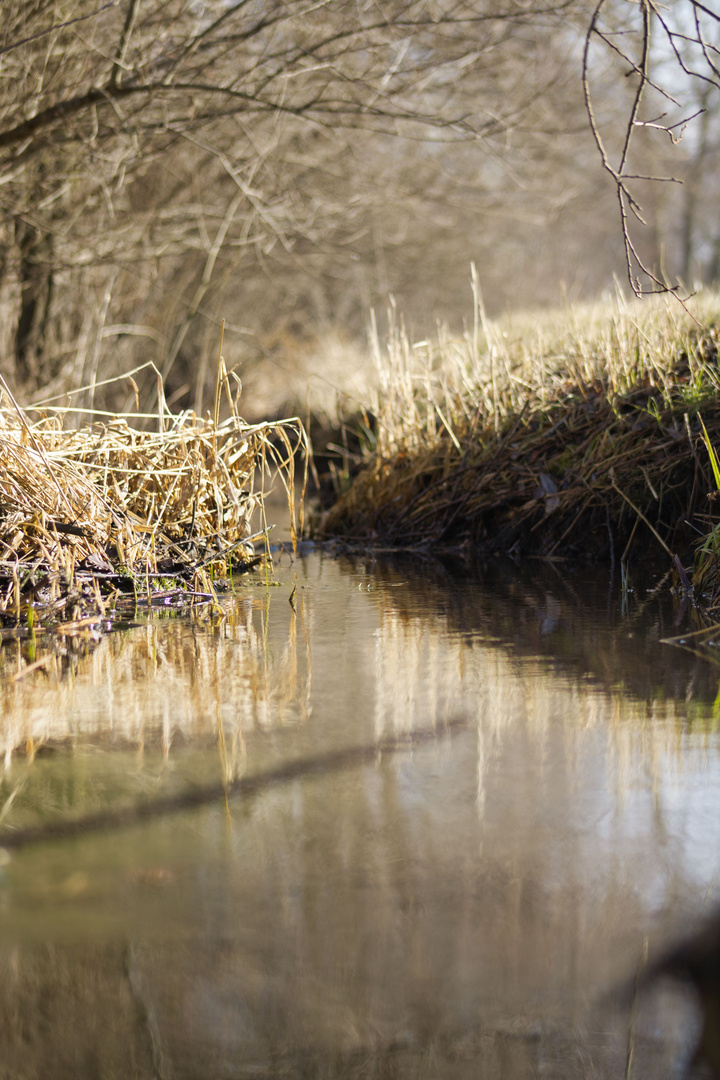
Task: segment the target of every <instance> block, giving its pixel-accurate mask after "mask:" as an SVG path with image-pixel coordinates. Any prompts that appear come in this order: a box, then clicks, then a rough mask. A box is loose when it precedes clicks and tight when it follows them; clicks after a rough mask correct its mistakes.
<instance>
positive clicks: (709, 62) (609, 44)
mask: <svg viewBox="0 0 720 1080" xmlns="http://www.w3.org/2000/svg"><path fill="white" fill-rule="evenodd" d="M638 7H639V10H640V16H641V25H640V27H639V29H637V30H635V31H633V32H631V33H627V32H622V33H620V34H618V33H617V32H613V31H612V30H607V29H605V28H604V26H603V24H602V16H603V15H604V13H605V10H606V9H607V8H610V9H611V12H616V11H617V10H618V8H617V5H616V4H615V5H612V4H611V3H610V0H599V2H598V4H597V6H596V7H595V10H594V12H593V16H592V20H591V22H590V26H589V28H588V31H587V34H586V37H585V47H584V50H583V65H582V83H583V92H584V95H585V106H586V109H587V115H588V119H589V122H590V129H591V131H592V134H593V138H594V139H595V143H596V145H597V148H598V151H599V153H600V158H601V161H602V165H603V168H604V169H605V170H606V171H607V172H608V173H609V174H610V176H611V177H612V178H613V182H614V184H615V187H616V191H617V199H618V207H619V214H620V227H621V232H622V238H623V245H624V250H625V265H626V271H627V278H628V281H629V283H630V287H631V288H632V291H633V293H634V294H635V295H636V296H639V297H642V296H647V295H651V294H653V293H669V292H671V293H674V294H675V295H678V292H679V289H680V285H679V284H671V283H670V282H668V281H667V279H666V277H665V275H664V274H663V273H662V271H658V270H656V269H654V268H652V267H651V266H650V265H648V263H647V261H646V260H644V259H643V257H642V256H641V254H640V252H639V251H638V247H637V245H636V243H635V241H634V240H633V234H632V231H631V224H632V222H633V220H634V221H636V222H638V223H639V224H640V225H643V226H644V225H646V224H647V223H646V220H645V217H644V214H643V208H642V206H641V205H640V203H639V202H638V200H637V199H636V198H635V197H634V195H633V194H632V191H631V189H630V184H631V182H633V181H647V182H650V183H664V184H668V183H669V184H679V183H682V181H681V180H679V179H678V178H677V177H674V176H658V175H654V174H651V173H642V172H634V171H631V168H630V165H629V160H630V152H631V149H632V145H633V139H634V136H635V133H636V131H637V130H638V129H639V128H647V129H654V130H656V131H660V132H662V133H663V134H665V135H667V136H668V137H669V138H670V140H671V142H672V143H673V144H677V143H679V142H680V140H681V139H682V135H683V133H684V131H685V128H686V127H687V125H688V124H689V123H690V122H691V121H692V120H694V119H696V118H697V117H698V116H700V115H701V114H702V113H703V112H704V111H705V109H704V108H700V109H698V110H695V111H694V112H692V113H691V114H690V115H688V116H684V117H682V118H681V119H679V120H676V119H675V118H674V117H673V116H668V113H661V114H660V115H659V116H656V117H654V118H652V119H647V120H646V119H643V118H642V108H643V105H644V103H645V99H646V98H647V95H648V92H649V91H653V92H654V93H655V94H656V95H658V96H659V97H660V98H662V99H663V100H664V101H665V102H667V103H668V105H669V106H670V107H671V109H672V108H674V109H676V110H682V102H681V100H679V98H678V95H677V90H675V92H673V93H671V92H670V91H669V90H668V89H667V86H666V85H663V82H662V81H661V76H660V73H658V75H657V76H656V74H655V71H656V69H658V68H660V67H661V65H662V61H663V58H664V59H667V58H668V55H669V57H670V58H671V59H672V61H673V67H672V70H673V71H674V72H675V73H677V71H678V70H679V71H681V72H682V73H683V74H684V75H685V76H687V77H688V79H689V80H692V81H695V80H699V81H702V82H704V83H706V84H710V86H711V87H714V88H716V89H718V90H720V70H719V68H718V62H719V61H720V49H718V47H717V46H716V45H714V44H713V43H712V42H710V41H709V40H708V39H707V35H706V33H705V31H704V29H703V22H702V18H701V16H706V17H707V19H709V20H710V23H711V25H714V26H716V27H717V28H718V29H719V30H720V15H719V14H717V13H716V12H714V11H712V10H711V9H710V8H708V7H706V6H705V5H703V4H701V3H698V2H697V0H685V2H684V3H683V4H678V5H677V6H676V8H675V14H676V16H677V13H678V12H680V18H681V19H682V12H683V11H687V10H688V9H691V11H690V12H689V14H690V15H691V18H690V19H688V20H685V21H686V22H687V23H688V24H691V27H692V28H691V29H690V30H689V31H688V30H678V29H675V28H674V27H673V25H672V24H671V22H670V19H669V17H668V14H667V12H666V10H664V9H663V8H662V7H660V6H659V5H658V4H656V3H655V2H654V0H640V3H639V4H635V3H633V11H636V10H637V9H638ZM656 33H657V34H658V35H659V41H660V44H659V46H658V48H656V49H653V48H651V45H654V43H655V37H654V35H655V34H656ZM618 41H619V42H620V44H618ZM663 41H665V42H666V46H665V47H663V44H662V43H663ZM596 42H600V43H601V44H602V45H603V46H604V47H605V48H606V49H608V50H609V51H610V52H611V53H612V54H614V55H615V56H616V57H617V58H619V60H620V61H622V63H623V64H624V65H627V68H628V70H626V71H625V76H626V78H628V77H631V76H634V77H636V78H637V86H636V88H635V92H634V94H633V96H632V100H631V103H630V108H629V111H628V116H627V123H626V126H625V130H624V135H623V139H622V148H621V150H620V152H619V154H618V155H617V159H616V162H615V163H614V161H613V158H612V156H611V154H610V153H609V151H608V149H607V147H606V145H605V142H604V140H603V137H602V135H601V132H600V125H599V123H598V120H597V116H596V112H595V108H594V105H593V96H592V91H591V87H590V81H591V75H592V65H591V55H590V54H591V47H592V46H593V44H595V43H596ZM633 45H635V49H633ZM693 57H694V59H693ZM698 60H699V61H700V65H701V66H700V67H696V66H695V65H696V63H697V61H698ZM671 78H672V76H671V77H670V79H669V78H668V76H667V73H665V76H664V81H665V83H667V82H669V81H671ZM674 81H675V82H676V81H677V80H674Z"/></svg>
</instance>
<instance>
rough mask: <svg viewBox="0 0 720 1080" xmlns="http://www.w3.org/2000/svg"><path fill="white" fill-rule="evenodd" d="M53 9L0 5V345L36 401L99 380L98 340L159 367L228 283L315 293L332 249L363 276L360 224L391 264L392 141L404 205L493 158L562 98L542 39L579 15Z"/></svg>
mask: <svg viewBox="0 0 720 1080" xmlns="http://www.w3.org/2000/svg"><path fill="white" fill-rule="evenodd" d="M66 10H67V9H66V8H65V7H64V6H63V5H60V4H59V3H57V2H55V0H34V2H33V3H30V4H28V3H27V0H8V3H6V4H4V5H3V22H2V26H0V72H2V75H3V76H4V77H3V80H2V83H1V84H0V85H1V87H2V89H1V90H0V242H1V244H2V250H3V252H4V258H3V260H2V262H1V263H0V275H1V277H0V304H2V305H3V310H4V312H5V313H6V314H7V315H8V317H7V318H6V319H5V320H4V328H5V329H4V331H3V332H4V334H5V340H3V341H2V342H1V343H0V344H2V347H3V349H4V351H5V353H6V355H7V354H12V356H13V358H14V361H13V362H14V368H15V373H16V376H17V377H18V378H19V379H20V380H22V381H24V382H25V383H29V384H33V383H34V384H39V385H43V386H47V385H48V384H49V383H51V382H52V380H60V381H61V382H68V381H72V382H82V381H89V382H92V381H93V380H96V379H97V377H98V369H99V365H100V364H102V363H104V362H105V355H106V346H107V342H108V339H112V340H113V341H115V342H118V341H126V340H128V339H133V340H137V338H138V335H139V336H140V338H141V340H143V341H145V342H149V343H151V348H152V349H154V350H155V352H154V357H155V359H156V360H161V362H162V365H163V366H164V367H165V369H166V370H169V368H170V367H171V366H172V365H173V364H174V363H175V361H176V360H177V359H178V358H179V357H180V358H181V357H182V356H183V350H184V349H185V348H187V347H188V346H189V342H190V341H191V337H192V327H193V320H194V318H195V316H196V315H197V314H198V313H203V312H205V313H206V314H210V315H211V316H212V317H214V316H215V315H216V314H217V311H216V310H215V308H214V301H215V299H216V298H217V296H219V295H222V296H227V295H228V294H229V293H231V292H232V290H233V288H234V287H236V283H237V282H238V281H239V280H242V279H243V277H244V278H245V279H247V278H248V277H249V275H251V274H253V275H260V277H259V278H258V280H260V281H262V274H263V272H265V273H272V272H273V270H272V269H271V264H273V260H276V259H277V261H278V262H279V264H281V265H285V266H287V267H288V268H292V267H295V268H296V269H297V268H298V267H302V269H303V272H306V271H309V279H312V277H313V273H314V272H315V269H316V267H317V266H318V265H319V264H320V263H321V262H322V260H323V258H325V257H327V255H328V252H329V250H330V248H333V250H335V251H338V250H340V251H342V250H345V251H347V250H348V248H349V247H352V246H353V245H355V246H356V247H357V248H358V252H356V254H359V257H360V258H365V257H366V255H367V253H368V251H369V249H370V248H371V246H372V245H371V243H370V241H371V239H372V236H371V234H372V231H373V227H374V228H375V230H376V232H375V235H376V238H377V236H378V235H379V234H380V233H382V234H383V235H382V242H381V243H380V245H379V246H380V247H383V248H384V247H386V246H387V243H388V240H387V237H388V235H389V228H388V222H389V219H390V215H391V210H390V207H391V206H392V202H393V200H392V199H390V200H389V201H388V202H387V203H385V204H382V205H381V203H380V200H379V199H378V200H377V201H376V202H375V203H373V199H372V198H368V197H367V193H368V191H369V190H370V186H371V185H369V184H368V180H369V178H371V177H372V172H373V170H372V162H373V160H382V162H383V163H384V164H382V167H381V168H380V169H379V170H378V172H379V173H384V174H385V176H386V177H387V176H389V175H390V173H394V175H395V177H396V178H397V176H398V175H399V172H398V170H397V169H392V168H390V169H389V168H388V165H389V163H392V156H393V151H392V150H391V149H389V147H390V144H391V143H394V144H395V145H396V146H397V147H398V151H397V152H398V153H401V152H402V153H403V154H404V155H405V156H406V159H407V162H408V168H407V169H406V170H405V181H404V183H405V185H406V187H407V185H408V184H410V186H411V187H413V186H414V195H413V198H414V199H415V200H416V203H417V202H418V201H419V198H420V192H419V190H418V182H419V179H420V175H421V173H422V174H423V175H424V177H425V178H426V179H427V186H429V187H430V188H432V187H433V186H434V188H435V189H436V190H437V187H438V185H437V177H438V176H439V175H440V174H441V173H442V171H443V165H444V160H443V155H444V154H446V155H447V154H449V150H448V149H447V148H449V147H451V146H458V145H464V146H478V145H481V146H483V147H485V148H486V149H487V152H488V154H490V155H494V156H495V158H499V157H500V156H501V155H502V153H504V152H505V150H506V149H507V146H505V147H504V145H503V144H507V145H509V143H508V133H509V132H511V131H520V130H522V125H523V124H525V125H526V130H529V128H530V127H531V124H530V121H529V118H530V117H532V116H533V114H534V113H536V112H537V109H538V102H539V101H541V100H542V99H543V95H544V94H545V93H546V91H548V90H549V89H550V88H552V86H553V85H554V84H555V82H556V80H557V77H558V75H557V67H556V66H554V65H553V64H550V63H548V62H547V56H548V55H549V50H548V43H549V42H551V41H552V37H553V34H555V35H557V34H558V33H559V32H565V31H566V29H567V27H568V25H569V23H568V20H569V19H571V17H576V16H577V14H578V12H579V11H581V10H582V4H581V3H580V2H579V0H530V2H528V3H522V4H519V3H517V2H515V0H431V2H427V0H391V2H389V3H383V4H378V3H375V2H371V0H369V2H365V3H359V4H358V3H350V2H348V0H319V2H318V0H282V2H281V0H237V2H235V3H219V2H217V3H213V4H205V5H197V4H195V3H193V2H192V0H124V2H118V0H115V2H113V3H101V2H98V0H80V2H79V3H78V4H76V5H75V7H74V14H73V17H72V18H71V19H67V18H66V17H65V18H63V12H66ZM551 51H552V50H550V52H551ZM558 59H560V57H559V56H558ZM398 140H399V141H398ZM421 145H422V146H423V147H426V148H427V149H425V150H423V151H418V152H417V153H415V152H414V151H413V150H412V148H413V146H416V147H419V146H421ZM413 163H414V165H415V167H416V168H417V169H418V172H417V174H416V175H415V176H414V177H413V176H412V175H411V170H412V167H413ZM483 168H485V166H483ZM452 171H453V170H452V168H449V169H447V170H446V173H447V175H446V177H445V181H446V182H445V187H444V191H445V192H446V191H448V190H450V187H451V180H452V177H451V173H452ZM400 172H402V170H400ZM400 190H403V187H402V184H401V185H400ZM376 193H377V188H376ZM395 201H396V204H397V203H398V202H399V200H398V199H396V200H395ZM437 201H438V200H436V202H437ZM373 215H374V217H373ZM371 218H372V221H371V220H370V219H371ZM381 219H382V220H381ZM373 221H374V226H373V224H372V222H373ZM358 237H359V238H360V239H359V240H358ZM159 297H161V298H162V305H161V312H162V314H161V317H158V298H159ZM211 298H212V299H213V303H210V302H209V301H210V299H211ZM153 307H154V310H151V308H153ZM211 309H212V310H211ZM240 317H241V315H240V316H239V318H240ZM189 335H190V336H189ZM192 340H193V347H194V344H195V342H194V339H192ZM189 363H190V361H189V359H187V358H186V364H185V377H186V380H188V379H189V380H190V381H193V380H195V381H196V382H197V381H198V380H199V379H200V375H199V374H198V373H197V372H192V371H189V369H188V365H189ZM200 381H201V380H200ZM178 389H179V388H178Z"/></svg>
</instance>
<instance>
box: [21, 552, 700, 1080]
mask: <svg viewBox="0 0 720 1080" xmlns="http://www.w3.org/2000/svg"><path fill="white" fill-rule="evenodd" d="M656 586H657V580H656V579H652V578H651V579H648V580H647V581H643V582H641V583H639V584H638V585H637V587H636V588H635V589H634V590H633V591H631V592H630V593H628V594H626V595H623V594H622V590H621V586H620V582H619V580H618V579H617V577H616V578H615V580H613V579H612V577H611V576H610V575H609V572H608V570H607V568H604V569H600V570H598V569H593V568H589V569H588V567H573V566H572V565H570V564H566V563H562V562H558V563H544V562H540V561H537V562H534V563H532V564H530V565H529V566H526V567H524V568H518V567H516V566H513V565H511V564H510V563H507V564H506V563H502V562H498V563H493V564H488V565H486V566H483V567H478V568H474V569H469V568H468V567H466V566H461V565H460V564H458V565H456V566H449V565H447V564H441V563H440V562H435V561H433V562H431V561H428V562H422V561H417V560H415V561H414V560H411V559H409V558H407V559H402V558H399V557H394V558H390V557H381V556H377V557H374V558H373V557H371V556H367V557H360V556H352V557H351V556H344V557H342V556H341V557H336V556H332V555H330V554H328V553H326V552H323V551H322V550H319V549H315V548H313V547H312V545H306V547H305V548H304V549H303V552H302V554H301V555H300V556H298V557H297V558H293V556H292V555H291V553H290V552H288V551H282V550H278V551H276V553H275V565H274V569H273V574H272V577H271V578H270V577H268V576H267V575H266V574H265V573H263V572H260V571H254V572H253V573H251V574H247V575H244V576H243V577H241V578H238V579H237V580H236V582H235V587H234V590H233V592H231V593H228V594H226V595H225V596H223V597H222V599H221V605H222V611H221V612H215V613H211V612H210V611H208V609H207V608H200V609H198V610H197V611H196V612H195V613H193V614H191V615H189V614H186V613H185V614H183V613H179V612H175V611H171V610H168V611H158V612H154V613H153V616H152V618H148V617H147V614H143V613H142V612H138V613H136V614H135V615H134V616H133V618H129V617H128V618H126V619H125V621H117V622H115V623H114V624H113V625H112V628H111V630H110V632H108V633H106V634H104V635H102V636H98V638H97V640H96V639H94V638H93V636H92V634H90V633H87V634H85V635H83V634H78V635H77V636H75V637H66V638H65V639H63V640H62V641H61V642H60V643H59V644H53V643H44V641H43V638H42V637H41V636H38V639H37V643H36V644H35V645H33V646H32V651H30V644H29V643H28V641H27V640H21V639H20V638H19V637H15V636H13V634H11V633H9V632H5V635H4V638H3V644H2V648H0V702H1V709H2V712H1V720H0V753H1V754H2V756H3V761H4V771H3V773H2V787H1V790H0V808H1V809H0V1077H2V1078H5V1077H8V1078H11V1077H12V1078H19V1077H23V1078H25V1077H27V1078H30V1077H32V1078H36V1077H40V1078H42V1077H52V1078H64V1077H68V1078H69V1077H73V1078H78V1077H80V1078H86V1077H103V1078H104V1077H122V1078H125V1077H128V1078H129V1077H133V1078H145V1077H147V1078H151V1077H162V1078H167V1080H169V1078H188V1080H189V1078H191V1077H192V1078H198V1080H205V1078H208V1080H210V1078H220V1080H221V1078H243V1080H245V1078H247V1080H249V1078H251V1077H252V1078H260V1080H262V1078H269V1077H276V1076H281V1077H291V1078H295V1077H313V1078H314V1077H318V1078H320V1077H323V1078H327V1080H331V1078H332V1080H334V1078H345V1077H347V1078H360V1077H363V1078H365V1077H372V1078H375V1077H377V1078H380V1077H383V1078H391V1077H392V1078H396V1080H405V1078H410V1077H412V1078H425V1077H427V1078H432V1077H438V1078H442V1080H465V1078H468V1080H470V1078H471V1077H472V1078H476V1077H483V1078H485V1077H498V1078H500V1077H502V1078H503V1080H515V1078H518V1080H519V1078H525V1077H528V1078H530V1077H539V1076H547V1077H553V1078H565V1077H567V1078H570V1077H578V1076H585V1077H608V1078H610V1077H625V1076H632V1077H648V1078H650V1077H652V1078H653V1080H656V1078H662V1077H666V1076H667V1077H670V1076H678V1075H681V1072H682V1069H683V1067H684V1065H685V1064H686V1063H687V1061H688V1059H689V1057H690V1056H691V1054H692V1049H693V1045H694V1042H695V1040H696V1038H697V1033H698V1014H697V1008H696V1004H695V1002H694V1000H693V997H692V996H691V995H690V994H689V993H688V992H687V991H686V990H685V989H684V988H683V987H682V986H675V985H673V984H672V983H667V984H665V983H663V982H661V983H659V984H658V985H657V986H655V985H652V986H650V987H648V989H647V990H643V991H641V992H638V993H636V992H635V989H634V980H635V978H636V976H637V974H638V972H640V971H642V969H643V966H644V964H645V962H646V961H645V958H646V956H647V955H648V953H649V955H650V956H651V957H652V956H653V955H656V953H657V952H658V951H661V950H662V949H663V947H664V946H665V945H666V944H667V943H669V942H673V941H675V940H677V939H678V938H682V936H683V935H684V934H686V933H688V932H690V931H692V930H693V928H695V927H696V926H698V925H699V924H700V923H701V922H702V920H703V918H704V917H705V916H706V915H707V914H708V913H710V912H711V911H712V910H713V909H714V908H715V907H716V905H717V904H718V901H719V900H720V733H719V732H720V723H719V716H720V698H719V696H718V693H719V688H720V667H718V666H716V665H714V664H713V663H712V662H711V660H710V659H707V657H706V656H698V655H695V654H694V653H693V652H691V651H690V650H688V649H683V648H680V647H677V646H676V645H669V644H667V643H665V641H664V640H663V639H667V638H669V637H677V636H678V635H679V634H680V633H682V632H684V631H685V629H687V628H689V629H692V626H693V622H692V618H693V612H692V610H682V609H681V605H680V602H679V600H678V599H677V598H674V597H673V596H672V595H671V594H670V591H669V590H668V588H667V587H663V588H661V589H659V590H657V591H656ZM293 590H294V591H293ZM38 659H42V661H43V662H42V663H40V664H37V660H38ZM32 663H35V664H36V666H35V667H34V668H32V669H29V670H26V669H28V668H29V665H30V664H32ZM137 808H141V812H137Z"/></svg>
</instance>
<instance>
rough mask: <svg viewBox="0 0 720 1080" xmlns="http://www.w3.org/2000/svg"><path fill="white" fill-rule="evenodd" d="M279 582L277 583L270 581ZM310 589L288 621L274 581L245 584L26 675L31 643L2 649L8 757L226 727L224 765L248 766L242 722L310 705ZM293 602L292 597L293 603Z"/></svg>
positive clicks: (2, 744)
mask: <svg viewBox="0 0 720 1080" xmlns="http://www.w3.org/2000/svg"><path fill="white" fill-rule="evenodd" d="M273 593H274V590H273ZM303 605H304V600H301V603H300V604H299V605H298V612H297V615H294V616H293V618H291V620H290V626H289V629H288V630H287V631H285V630H284V629H283V622H282V621H281V622H280V623H279V625H277V627H276V630H275V629H274V627H273V626H272V625H271V619H270V611H271V606H270V596H269V591H268V590H266V589H262V593H260V590H259V589H257V588H254V586H252V585H250V586H245V585H242V586H240V588H239V589H237V590H236V594H235V598H234V599H230V598H227V599H226V600H225V602H223V606H222V613H221V615H217V616H215V617H212V618H207V617H205V616H203V615H200V613H195V615H193V616H182V617H158V616H155V618H154V619H153V620H152V621H151V622H147V623H145V624H142V625H137V624H136V625H135V626H133V627H132V629H128V630H126V631H123V632H119V633H112V634H108V635H106V636H105V637H104V638H103V639H101V640H100V642H99V643H95V644H94V645H93V646H92V647H90V646H87V647H85V648H83V649H78V647H77V646H73V647H70V648H68V650H67V652H66V653H65V654H60V653H55V654H54V656H53V658H52V662H49V663H47V664H46V665H45V666H44V667H43V670H42V671H36V672H32V673H31V674H29V675H27V676H26V677H25V678H24V679H22V680H21V681H12V678H9V677H8V676H9V675H12V674H13V670H16V663H17V661H16V657H17V652H18V651H19V649H21V648H22V645H19V644H17V645H13V653H14V654H13V656H11V654H10V653H9V649H8V646H5V648H3V649H2V650H0V704H1V715H2V720H1V721H0V735H1V741H0V753H4V755H5V764H6V765H8V764H9V762H10V759H11V757H12V755H13V753H15V752H16V751H18V750H23V751H24V752H26V753H27V754H28V755H29V757H30V758H31V757H32V755H33V753H35V750H36V748H37V747H38V746H39V745H42V744H43V743H47V742H64V741H66V740H73V741H76V742H77V741H80V742H86V741H89V740H96V739H98V738H100V739H101V741H103V744H104V745H106V746H107V747H112V746H113V745H118V744H120V745H122V744H123V743H130V744H132V745H134V746H136V747H138V750H139V751H142V748H144V747H155V746H157V747H160V750H161V752H162V753H163V754H164V755H165V757H167V755H168V754H169V750H171V746H172V745H173V743H177V741H178V740H179V741H180V745H181V744H182V743H184V742H193V741H196V740H200V741H203V740H209V739H215V738H217V734H218V723H220V724H221V726H222V730H223V733H225V734H223V738H225V739H226V756H227V767H228V769H230V770H231V771H233V774H234V770H235V769H236V768H237V767H239V764H240V762H241V761H242V758H243V748H242V744H241V739H240V737H241V735H242V732H243V731H244V730H245V729H248V728H254V727H260V728H262V727H270V726H276V725H282V724H283V723H285V720H286V719H287V718H290V717H291V718H293V719H295V718H297V707H296V703H297V702H300V703H301V706H300V715H303V713H304V712H307V700H308V692H307V686H305V684H307V683H308V681H309V679H310V671H309V667H308V665H309V663H310V662H311V656H310V651H309V649H308V646H307V630H304V629H303V633H302V634H301V635H300V637H301V639H300V644H298V635H297V625H298V620H299V621H300V625H302V626H303V627H304V618H305V613H304V606H303ZM288 610H289V608H288Z"/></svg>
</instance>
